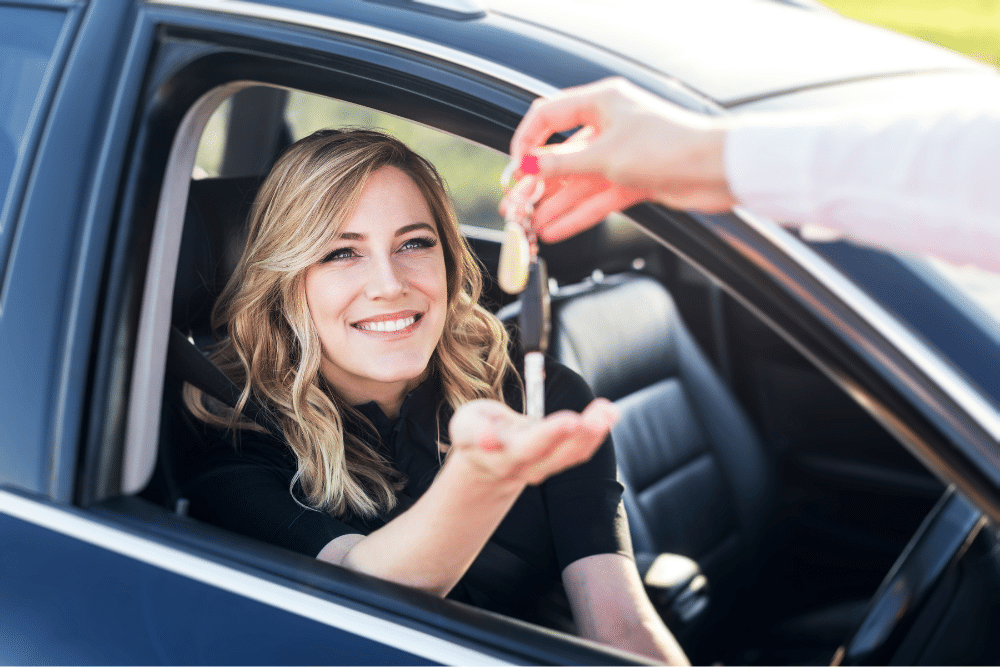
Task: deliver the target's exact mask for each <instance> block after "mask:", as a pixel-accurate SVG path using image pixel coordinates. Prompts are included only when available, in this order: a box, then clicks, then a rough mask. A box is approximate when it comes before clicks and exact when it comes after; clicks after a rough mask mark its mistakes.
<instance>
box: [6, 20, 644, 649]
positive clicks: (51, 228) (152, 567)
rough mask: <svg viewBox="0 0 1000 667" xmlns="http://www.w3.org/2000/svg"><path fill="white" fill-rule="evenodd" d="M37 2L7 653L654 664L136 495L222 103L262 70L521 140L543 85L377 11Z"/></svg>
mask: <svg viewBox="0 0 1000 667" xmlns="http://www.w3.org/2000/svg"><path fill="white" fill-rule="evenodd" d="M35 5H37V6H38V7H39V9H38V10H37V13H39V14H45V15H47V16H50V24H51V25H50V26H49V29H50V32H49V36H48V42H45V41H44V40H43V42H42V44H41V46H40V48H41V53H42V55H41V56H39V60H40V61H41V62H42V64H43V66H45V67H48V69H47V70H45V71H46V76H45V77H44V78H43V79H42V80H41V81H40V82H37V81H36V83H35V86H34V89H32V88H31V86H28V87H27V92H26V93H25V94H26V95H29V96H31V95H33V96H34V98H33V99H35V100H37V101H38V102H37V104H35V107H34V109H35V111H33V113H35V116H33V117H32V119H33V120H32V122H33V123H34V124H32V123H27V124H26V128H25V129H22V130H21V131H20V135H19V136H21V137H25V139H23V140H22V142H21V145H22V146H28V147H29V148H30V147H32V146H36V145H37V150H35V151H34V153H30V154H29V151H27V150H22V151H21V152H19V153H18V157H17V159H16V161H15V163H14V166H13V171H14V173H15V174H16V176H15V179H14V188H13V189H11V190H10V193H8V202H10V201H11V200H12V198H13V199H18V200H19V202H20V203H19V207H18V212H17V215H16V216H15V215H7V214H6V213H5V216H6V217H5V218H4V222H5V226H4V227H3V237H2V238H3V239H4V241H5V242H6V243H8V245H9V246H10V248H11V250H10V252H9V254H8V262H7V272H6V277H5V283H4V289H5V302H4V310H3V315H2V319H0V340H2V342H3V345H2V346H0V347H2V348H3V350H4V351H3V354H4V357H5V365H4V369H5V373H4V377H3V378H0V387H2V391H3V392H4V393H5V403H6V408H5V409H6V410H7V416H9V417H10V419H6V420H5V426H6V427H7V428H6V429H5V436H4V443H3V447H2V448H0V449H2V451H3V455H2V456H3V461H4V467H3V468H2V474H3V477H2V479H0V482H2V484H3V488H2V490H0V523H2V529H0V530H2V534H3V536H4V538H3V542H2V550H3V556H2V558H3V560H2V568H0V579H2V581H0V589H2V590H3V595H2V597H0V599H2V603H3V614H2V617H3V621H0V633H2V641H0V647H2V648H0V651H2V658H0V659H2V660H3V661H5V662H11V663H24V662H61V663H70V662H72V663H80V664H83V663H104V664H112V663H142V664H146V663H157V662H165V663H178V664H179V663H244V664H274V663H303V664H318V663H322V664H337V663H343V664H359V663H365V664H375V663H383V662H385V663H396V664H424V663H427V662H442V663H462V664H466V663H492V662H515V663H520V662H527V663H551V662H560V663H563V662H569V663H580V664H583V663H613V662H622V661H625V662H630V661H634V660H635V657H634V656H625V655H623V654H619V653H616V652H614V651H610V650H603V649H601V648H599V647H596V646H595V645H592V644H589V643H587V642H583V641H580V640H576V639H575V638H572V637H569V636H567V635H562V634H557V633H552V632H550V631H546V630H543V629H541V628H537V627H533V626H529V625H525V624H523V623H517V622H514V621H512V620H510V619H505V618H501V617H497V616H495V615H491V614H487V613H485V612H481V611H478V610H475V609H472V608H469V607H465V606H462V605H459V604H457V603H448V602H441V601H439V600H437V599H435V598H431V597H429V596H426V595H423V594H420V593H416V592H413V591H410V590H408V589H405V588H403V587H399V586H394V585H391V584H387V583H385V582H380V581H377V580H373V579H370V578H367V577H363V576H360V575H354V574H352V573H350V572H346V571H343V570H340V569H339V568H335V567H332V566H329V565H327V564H324V563H320V562H317V561H315V560H314V559H309V558H305V557H301V556H297V555H296V554H292V553H288V552H285V551H283V550H281V549H276V548H271V547H269V546H268V545H264V544H261V543H258V542H256V541H253V540H245V539H242V538H240V537H239V536H235V535H232V534H229V533H227V532H225V531H218V530H214V529H212V528H211V527H209V526H205V525H203V524H199V523H197V522H194V521H191V520H189V519H187V518H186V517H184V516H182V515H180V514H178V513H175V512H174V511H173V510H174V508H173V507H164V506H160V505H156V504H153V503H149V502H147V501H145V500H143V499H142V498H140V497H138V496H137V494H138V493H139V492H141V491H142V490H143V489H144V488H145V487H146V486H147V485H148V483H149V479H150V477H151V475H152V473H153V471H154V469H155V465H156V460H157V445H158V442H159V440H160V437H159V433H160V424H159V422H160V402H161V395H162V388H163V385H164V374H165V359H166V351H167V333H168V331H169V325H170V297H171V292H172V289H173V285H174V276H175V273H176V267H177V262H178V254H179V245H180V235H181V231H182V227H183V222H184V213H185V202H186V198H187V194H188V188H189V183H190V178H191V174H192V171H193V167H194V149H195V147H196V146H197V143H198V140H199V138H200V137H201V135H202V131H203V129H204V126H205V123H206V122H207V120H208V118H209V117H210V115H211V113H212V112H213V111H214V110H215V109H216V108H217V107H218V105H219V104H220V103H222V102H223V101H224V100H225V99H227V98H228V97H230V96H231V95H233V94H234V93H236V92H238V91H240V90H243V89H245V88H247V87H248V86H249V85H250V84H251V83H259V84H265V85H268V86H280V87H284V88H294V89H298V90H304V91H310V92H314V93H321V94H324V95H329V96H333V97H337V98H340V99H346V100H350V101H352V102H355V103H360V104H366V105H368V106H371V107H373V108H377V109H380V110H382V111H391V112H396V113H398V114H400V115H403V116H406V117H410V118H413V119H415V120H420V121H423V122H425V123H428V124H431V125H435V126H438V127H446V128H448V129H449V130H450V131H452V132H454V133H456V134H461V135H464V136H466V137H467V138H469V139H472V140H475V141H478V142H480V143H482V144H484V145H486V146H489V147H492V148H494V149H503V148H504V146H505V144H506V142H507V140H508V139H509V134H510V132H511V131H512V129H513V127H514V125H515V123H516V121H517V119H518V118H519V116H520V114H522V113H523V112H524V110H525V109H526V108H527V105H528V102H529V100H530V99H531V97H532V96H533V95H534V94H537V93H538V92H541V89H542V88H544V86H543V84H541V83H540V82H538V81H535V80H533V79H532V78H531V77H530V76H521V75H518V74H517V72H515V71H514V70H510V69H508V68H505V67H492V66H491V65H490V64H489V63H488V62H487V61H485V60H484V59H482V58H480V57H469V58H465V57H464V56H462V54H461V52H459V51H458V50H456V49H453V48H441V47H440V46H439V45H438V44H436V43H434V42H431V41H426V40H422V39H416V38H414V37H412V36H408V35H405V34H401V33H396V32H393V31H391V30H387V29H385V28H381V27H377V26H373V25H372V24H371V23H370V22H365V21H362V20H361V19H363V18H364V17H363V16H362V17H354V18H355V19H358V20H348V19H345V18H342V17H331V16H322V15H310V14H307V13H304V12H300V11H290V10H287V9H282V8H269V7H267V6H265V5H250V4H246V3H228V4H227V5H226V6H225V7H221V8H219V7H217V6H215V5H213V4H212V3H183V2H179V3H171V2H162V3H151V4H135V5H125V6H118V7H116V6H115V5H114V4H112V3H91V4H90V5H84V4H75V5H72V6H66V5H64V4H59V3H52V4H51V5H46V4H45V3H35ZM189 5H190V6H189ZM33 6H34V5H33ZM0 9H6V7H2V8H0ZM217 9H219V10H220V11H216V10H217ZM27 11H28V12H29V13H30V12H34V11H35V10H34V9H31V10H27ZM366 11H367V14H369V15H371V16H369V18H371V17H377V16H378V15H379V14H380V12H388V13H389V14H391V15H392V16H397V15H396V14H392V12H391V11H389V10H385V9H384V8H380V6H379V5H374V4H373V5H370V6H369V9H368V10H366ZM428 17H430V18H428ZM397 18H398V16H397ZM444 18H448V17H444ZM416 20H418V21H424V22H427V21H431V20H441V17H436V18H435V17H434V15H433V14H431V15H427V16H420V15H417V16H416ZM442 25H443V26H445V27H447V26H448V25H450V24H448V23H447V22H443V23H442ZM455 25H457V26H459V27H460V23H458V22H456V23H455ZM46 48H47V49H48V59H47V60H46V57H45V49H46ZM45 63H52V64H48V65H47V64H45ZM498 75H499V76H498ZM512 79H514V80H512ZM532 87H534V89H532ZM8 133H9V129H8ZM22 174H25V175H22ZM17 188H20V189H17ZM11 193H13V194H11ZM7 210H8V209H6V208H5V211H7ZM11 224H13V225H14V226H13V227H11V226H9V225H11Z"/></svg>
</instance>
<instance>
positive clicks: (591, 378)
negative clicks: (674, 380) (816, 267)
mask: <svg viewBox="0 0 1000 667" xmlns="http://www.w3.org/2000/svg"><path fill="white" fill-rule="evenodd" d="M519 306H520V302H515V303H513V304H510V305H509V306H507V307H505V308H504V309H502V310H501V311H500V312H499V313H498V316H499V317H500V319H502V320H505V321H510V320H512V319H516V317H517V313H518V312H519V310H520V307H519ZM678 317H679V315H678V313H677V309H676V307H675V306H674V302H673V299H672V298H671V297H670V294H669V293H668V292H667V290H666V289H665V288H664V287H663V285H661V284H660V283H659V282H657V281H656V280H654V279H653V278H650V277H648V276H643V275H641V274H637V273H623V274H617V275H614V276H609V277H606V278H604V279H602V280H600V281H592V280H587V281H584V282H582V283H578V284H575V285H569V286H566V287H560V288H559V291H558V292H557V293H556V294H553V295H552V335H551V338H550V343H549V353H550V354H551V355H552V356H554V357H555V358H556V359H558V360H559V361H561V362H562V363H564V364H566V365H567V366H569V367H570V368H572V369H573V370H575V371H576V372H578V373H579V374H580V375H581V376H583V379H584V380H586V381H587V383H588V384H589V385H590V387H591V389H593V390H594V393H595V394H596V395H597V396H603V397H605V398H608V399H610V400H613V401H614V400H618V399H619V398H622V397H624V396H627V395H628V394H631V393H633V392H635V391H638V390H639V389H642V388H643V387H646V386H649V385H651V384H654V383H656V382H659V381H660V380H663V379H665V378H668V377H671V376H673V375H675V374H676V373H677V371H678V368H677V349H676V346H677V341H676V329H675V327H676V326H677V325H678V324H679V322H678Z"/></svg>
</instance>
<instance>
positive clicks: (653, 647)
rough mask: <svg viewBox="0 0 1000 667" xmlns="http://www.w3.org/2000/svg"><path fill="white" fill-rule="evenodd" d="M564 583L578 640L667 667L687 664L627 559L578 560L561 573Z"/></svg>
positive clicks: (616, 556)
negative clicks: (638, 656)
mask: <svg viewBox="0 0 1000 667" xmlns="http://www.w3.org/2000/svg"><path fill="white" fill-rule="evenodd" d="M563 582H564V584H565V586H566V593H567V595H568V596H569V601H570V607H571V609H572V610H573V620H574V621H575V622H576V626H577V632H578V633H579V634H580V636H581V637H585V638H587V639H592V640H594V641H598V642H601V643H603V644H608V645H610V646H614V647H616V648H620V649H624V650H626V651H631V652H633V653H638V654H640V655H645V656H647V657H650V658H652V659H654V660H657V661H659V662H663V663H666V664H670V665H687V664H689V662H688V659H687V656H686V655H685V654H684V650H683V649H682V648H681V647H680V645H679V644H678V643H677V640H676V639H675V638H674V636H673V635H672V634H671V633H670V630H668V629H667V626H666V625H664V623H663V621H662V619H661V618H660V615H659V614H658V613H657V612H656V609H655V608H654V607H653V604H652V602H650V601H649V597H648V596H647V595H646V591H645V588H644V587H643V585H642V580H641V579H640V577H639V573H638V571H636V569H635V563H634V562H633V561H632V560H631V559H629V558H626V557H625V556H622V555H620V554H600V555H597V556H591V557H589V558H582V559H580V560H578V561H576V562H574V563H571V564H570V565H569V566H568V567H567V568H566V570H565V571H564V572H563Z"/></svg>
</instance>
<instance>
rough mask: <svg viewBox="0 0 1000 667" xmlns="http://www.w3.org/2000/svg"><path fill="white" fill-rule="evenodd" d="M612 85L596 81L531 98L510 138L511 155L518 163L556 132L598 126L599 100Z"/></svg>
mask: <svg viewBox="0 0 1000 667" xmlns="http://www.w3.org/2000/svg"><path fill="white" fill-rule="evenodd" d="M612 84H613V80H604V81H599V82H597V83H594V84H588V85H585V86H579V87H576V88H567V89H566V90H563V91H561V92H559V93H557V94H556V95H554V96H552V97H550V98H539V99H537V100H535V102H534V103H532V105H531V108H530V109H528V113H526V114H525V116H524V119H523V120H522V121H521V123H520V125H518V128H517V130H516V131H515V132H514V136H513V137H512V138H511V142H510V148H511V150H510V154H511V157H512V158H513V159H514V160H517V161H518V162H519V161H520V160H521V157H523V156H524V154H525V153H527V152H529V151H531V150H532V149H534V148H537V147H539V146H543V145H544V144H545V142H546V141H548V139H549V137H551V136H552V135H553V134H555V133H556V132H563V131H566V130H571V129H573V128H574V127H580V126H588V125H592V126H596V127H600V126H601V125H602V124H603V120H604V112H603V101H604V99H605V98H606V95H607V90H608V88H609V86H611V85H612Z"/></svg>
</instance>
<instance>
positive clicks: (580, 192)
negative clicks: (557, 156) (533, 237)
mask: <svg viewBox="0 0 1000 667" xmlns="http://www.w3.org/2000/svg"><path fill="white" fill-rule="evenodd" d="M546 183H547V184H549V183H552V184H554V185H547V186H546V190H545V197H544V198H543V199H542V200H541V201H540V202H539V203H538V205H537V206H536V207H535V214H534V215H533V216H532V219H531V221H532V225H533V227H534V229H535V231H536V232H538V231H541V230H544V229H545V228H546V227H548V226H549V224H550V223H551V222H552V221H553V220H557V219H559V218H561V217H562V216H564V215H566V214H567V213H569V212H570V211H572V210H573V209H575V208H577V207H578V206H579V205H580V203H581V202H583V201H586V200H587V199H590V198H591V197H594V196H595V195H597V194H598V193H601V192H603V191H604V190H607V189H608V188H609V187H610V186H611V184H610V183H609V182H608V181H607V180H606V179H604V178H601V177H599V176H591V175H580V176H573V177H569V178H562V179H549V180H548V181H546Z"/></svg>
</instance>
